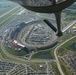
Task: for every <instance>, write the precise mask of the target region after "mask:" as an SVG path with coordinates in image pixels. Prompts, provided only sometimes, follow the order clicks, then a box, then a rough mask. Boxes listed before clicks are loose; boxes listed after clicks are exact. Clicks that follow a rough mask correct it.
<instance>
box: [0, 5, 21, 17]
mask: <svg viewBox="0 0 76 75" xmlns="http://www.w3.org/2000/svg"><path fill="white" fill-rule="evenodd" d="M19 7H20V6H17V7H15V8H13V9H12V10H10V11H8V12H6V13H5V14H3V15H1V16H0V18H2V17H3V16H5V15H7V14H9V13H11V12H12V11H13V10H15V9H17V8H19Z"/></svg>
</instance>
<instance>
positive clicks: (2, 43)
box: [1, 36, 55, 62]
mask: <svg viewBox="0 0 76 75" xmlns="http://www.w3.org/2000/svg"><path fill="white" fill-rule="evenodd" d="M4 38H5V36H4ZM1 49H2V51H3V53H4V54H5V55H6V56H8V57H10V58H13V59H15V60H20V61H23V62H46V61H47V62H52V61H55V60H24V59H21V58H19V57H17V56H14V55H12V54H10V53H8V52H7V51H6V49H5V47H4V39H3V40H2V41H1Z"/></svg>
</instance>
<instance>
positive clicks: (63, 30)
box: [62, 20, 76, 32]
mask: <svg viewBox="0 0 76 75" xmlns="http://www.w3.org/2000/svg"><path fill="white" fill-rule="evenodd" d="M75 23H76V20H74V21H72V22H71V23H70V24H69V25H67V26H66V27H65V28H63V29H62V32H65V31H66V30H67V29H69V28H70V27H71V26H73V25H74V24H75Z"/></svg>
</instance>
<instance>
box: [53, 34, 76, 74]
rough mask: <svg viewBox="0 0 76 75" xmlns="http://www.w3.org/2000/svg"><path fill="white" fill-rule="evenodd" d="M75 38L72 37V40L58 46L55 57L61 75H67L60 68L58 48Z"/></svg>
mask: <svg viewBox="0 0 76 75" xmlns="http://www.w3.org/2000/svg"><path fill="white" fill-rule="evenodd" d="M75 37H76V36H73V37H71V38H70V39H68V40H66V41H65V42H63V43H62V44H60V45H59V46H57V47H56V48H55V51H54V55H55V58H56V62H57V66H58V69H59V71H60V73H61V75H65V74H64V72H63V71H62V69H61V66H60V63H59V59H58V57H57V50H58V48H59V47H61V46H62V45H63V44H65V43H66V42H68V41H70V40H71V39H73V38H75Z"/></svg>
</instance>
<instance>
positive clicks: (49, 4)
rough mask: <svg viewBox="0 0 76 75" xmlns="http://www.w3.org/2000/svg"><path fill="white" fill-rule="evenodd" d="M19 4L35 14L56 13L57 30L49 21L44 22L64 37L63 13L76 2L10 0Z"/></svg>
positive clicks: (71, 0)
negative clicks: (62, 28)
mask: <svg viewBox="0 0 76 75" xmlns="http://www.w3.org/2000/svg"><path fill="white" fill-rule="evenodd" d="M10 1H14V2H17V3H18V4H20V5H21V6H23V7H24V8H26V9H29V10H31V11H34V12H40V13H54V14H55V17H56V22H57V29H56V28H55V27H54V26H53V25H52V24H51V23H50V22H49V21H48V20H47V19H44V22H45V23H46V24H47V25H49V26H50V27H51V28H52V29H53V30H54V31H55V32H57V36H59V37H60V36H62V31H61V12H62V10H63V9H65V8H67V7H68V6H70V5H71V4H73V3H74V2H75V1H76V0H10Z"/></svg>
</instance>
